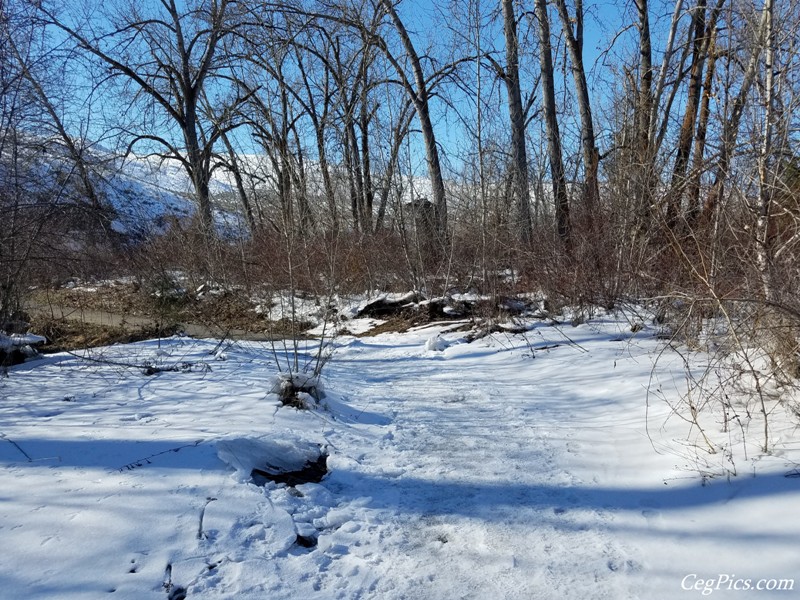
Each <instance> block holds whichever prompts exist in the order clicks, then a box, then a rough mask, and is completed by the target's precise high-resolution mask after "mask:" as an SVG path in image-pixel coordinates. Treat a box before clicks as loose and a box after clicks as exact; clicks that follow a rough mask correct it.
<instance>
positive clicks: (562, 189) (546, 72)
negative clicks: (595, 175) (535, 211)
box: [534, 0, 570, 243]
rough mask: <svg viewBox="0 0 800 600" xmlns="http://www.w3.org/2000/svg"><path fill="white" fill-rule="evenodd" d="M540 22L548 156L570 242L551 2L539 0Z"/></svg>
mask: <svg viewBox="0 0 800 600" xmlns="http://www.w3.org/2000/svg"><path fill="white" fill-rule="evenodd" d="M534 8H535V13H536V21H537V23H538V25H539V65H540V68H541V74H542V102H543V106H544V121H545V126H546V129H547V147H548V157H549V159H550V173H551V176H552V181H553V198H554V200H555V207H556V233H557V234H558V237H559V238H560V239H561V241H563V242H564V243H569V240H570V217H569V198H568V196H567V185H566V178H565V176H564V160H563V157H562V150H561V133H560V132H559V128H558V116H557V114H556V93H555V79H554V77H555V73H554V71H553V51H552V46H551V43H550V17H549V15H548V14H547V0H535V3H534Z"/></svg>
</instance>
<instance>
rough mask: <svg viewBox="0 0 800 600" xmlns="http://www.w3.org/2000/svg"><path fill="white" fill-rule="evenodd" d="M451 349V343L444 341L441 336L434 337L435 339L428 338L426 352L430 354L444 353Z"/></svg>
mask: <svg viewBox="0 0 800 600" xmlns="http://www.w3.org/2000/svg"><path fill="white" fill-rule="evenodd" d="M449 347H450V342H448V341H447V340H445V339H443V338H442V337H441V336H439V335H434V336H433V337H430V338H428V341H427V342H425V350H427V351H428V352H444V351H445V350H447V349H448V348H449Z"/></svg>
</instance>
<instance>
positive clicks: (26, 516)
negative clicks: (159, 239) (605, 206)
mask: <svg viewBox="0 0 800 600" xmlns="http://www.w3.org/2000/svg"><path fill="white" fill-rule="evenodd" d="M437 336H438V337H437ZM463 336H464V334H463V333H456V332H450V331H448V330H447V327H446V326H443V325H440V326H432V327H424V328H417V329H415V330H412V331H410V332H407V333H403V334H397V333H395V334H382V335H379V336H376V337H372V338H354V337H341V338H339V339H337V340H336V346H337V347H336V350H335V354H334V357H333V359H332V360H331V362H330V363H329V364H328V365H327V366H326V369H325V371H324V380H325V389H326V391H327V397H326V398H325V399H324V400H323V401H322V403H323V407H322V408H320V409H318V410H314V411H297V410H295V409H293V408H288V407H282V406H280V403H279V401H278V399H277V396H275V395H272V394H268V393H267V392H268V390H270V389H271V386H272V384H271V381H272V378H273V377H274V376H275V374H276V372H277V369H276V366H275V361H274V358H273V351H272V349H271V348H270V347H269V346H268V345H259V344H255V343H244V342H240V343H234V344H226V345H224V346H223V347H221V348H220V347H218V345H217V342H216V341H214V340H192V339H188V338H174V339H169V340H165V341H161V342H160V343H159V342H156V341H152V342H145V343H138V344H131V345H127V346H115V347H112V348H106V349H103V350H94V351H92V352H87V353H86V358H89V359H102V360H103V361H104V362H96V361H95V360H86V359H85V358H83V359H82V358H79V357H76V356H73V355H68V354H59V355H53V356H49V357H47V358H44V359H42V360H39V361H34V362H29V363H26V364H24V365H20V366H18V367H14V368H12V369H11V370H10V376H9V378H7V379H3V380H2V381H0V496H2V500H1V501H0V543H1V544H2V552H0V590H2V591H1V592H0V596H2V597H3V598H14V599H17V598H31V599H39V598H59V599H76V598H100V597H115V598H131V599H146V598H160V599H162V600H163V599H165V598H168V597H172V598H173V599H175V598H180V597H183V596H184V595H186V597H188V598H236V599H239V598H254V599H255V598H258V599H262V598H271V599H280V598H303V599H306V598H325V599H327V598H343V599H351V598H376V599H378V598H380V599H401V598H409V599H412V598H413V599H444V598H447V599H449V598H475V599H483V598H497V599H500V598H508V599H511V598H514V599H517V598H542V599H550V598H553V599H555V598H559V599H576V600H577V599H581V600H583V599H586V598H609V599H617V598H691V597H703V596H706V595H711V596H712V597H719V598H738V597H742V598H762V597H781V598H790V597H796V595H797V594H798V590H800V583H797V584H792V585H793V588H794V589H793V590H792V591H786V590H783V591H778V590H773V591H766V590H764V591H757V590H755V588H756V587H759V586H760V587H784V588H785V587H788V586H789V582H788V581H780V580H790V579H795V578H797V577H798V576H800V543H798V542H800V518H798V513H797V506H798V501H799V500H800V479H799V478H796V477H787V476H786V475H787V474H789V475H791V474H794V473H797V470H796V468H797V465H798V463H800V447H798V443H797V442H796V441H794V442H793V441H792V440H791V437H790V436H791V434H793V433H794V430H793V429H792V427H793V425H792V423H791V421H790V420H789V419H788V418H783V417H782V416H781V415H779V414H777V413H775V414H774V415H773V425H772V427H773V430H772V435H773V440H774V442H775V451H774V452H773V454H772V455H770V456H762V455H759V454H758V453H757V452H755V451H754V448H755V447H757V445H758V440H757V439H756V438H757V434H756V433H755V432H750V436H751V437H752V438H753V439H752V442H751V445H750V453H749V454H748V457H749V459H746V458H744V457H743V456H742V457H739V455H735V456H732V457H728V458H727V459H723V458H718V457H716V456H714V455H707V456H705V458H703V460H704V461H705V463H707V464H706V467H708V465H713V464H714V461H717V460H719V461H720V464H721V465H722V464H724V465H728V466H729V467H730V465H731V464H732V462H733V463H734V464H735V465H736V467H737V471H738V473H739V475H738V476H737V477H734V478H731V479H730V481H728V480H726V478H724V477H718V478H706V479H705V485H702V484H701V483H702V482H701V478H700V477H699V476H698V473H697V471H695V470H693V469H695V468H697V467H698V462H699V460H700V458H698V457H701V456H703V454H704V453H703V451H702V450H700V449H698V447H694V446H692V445H689V444H687V443H686V442H682V441H681V439H683V438H685V437H686V436H687V434H688V433H690V429H689V426H688V425H687V424H686V423H685V422H684V421H682V420H680V419H679V418H677V417H675V416H674V415H672V416H671V413H670V409H669V408H668V406H667V404H666V403H664V402H661V401H660V400H659V399H658V398H656V397H654V396H651V397H650V398H649V400H650V402H649V407H648V402H647V398H648V396H647V394H646V389H647V387H648V386H649V385H650V384H653V387H654V388H659V389H660V393H661V394H662V395H664V396H665V397H667V399H669V398H675V397H677V395H678V394H679V390H681V389H685V386H684V385H683V384H682V383H681V378H682V377H683V367H682V361H681V359H680V357H679V356H678V355H677V354H673V353H671V352H667V353H664V354H662V355H661V359H660V361H659V362H658V364H657V365H656V366H655V368H654V360H655V357H656V356H657V351H658V348H659V346H658V344H659V342H658V341H657V340H655V339H654V336H653V331H652V330H650V329H649V328H645V329H644V330H643V331H640V332H638V333H637V334H635V335H634V334H632V333H631V332H630V324H629V322H628V321H626V320H624V319H617V318H614V317H612V316H606V317H604V318H603V319H601V320H598V321H595V322H590V323H588V324H584V325H580V326H578V327H575V328H573V327H569V326H566V327H557V326H552V325H548V324H547V323H544V322H538V323H533V324H532V328H531V330H530V331H528V332H527V333H526V334H524V335H521V334H517V335H510V334H502V333H497V334H493V335H492V336H489V337H486V338H483V339H480V340H477V341H474V342H472V343H466V341H465V339H464V338H463ZM303 350H304V351H305V350H307V351H308V352H309V353H311V352H312V351H313V348H312V347H311V346H308V347H307V348H303ZM301 358H302V361H301V362H303V361H311V360H313V356H312V355H311V354H309V355H307V356H303V357H301ZM126 365H137V367H131V366H126ZM143 365H148V366H149V367H150V368H149V369H142V368H140V367H142V366H143ZM167 367H169V368H172V369H173V370H164V369H165V368H167ZM145 371H147V372H150V373H154V374H152V375H145V374H144V372H145ZM646 425H647V427H646ZM648 432H649V436H648ZM734 433H736V432H735V431H734ZM734 433H724V432H722V431H721V429H720V428H717V429H716V430H714V431H710V435H713V436H716V438H719V439H720V440H725V439H729V438H731V436H733V435H734ZM739 433H741V432H739ZM716 438H715V439H716ZM795 438H796V435H795ZM739 446H740V445H738V444H733V445H731V448H735V447H736V448H738V447H739ZM742 448H743V449H744V448H746V446H742ZM321 451H322V452H325V453H327V454H328V459H327V465H328V467H329V469H330V472H329V474H328V475H327V476H326V477H325V478H324V479H323V480H322V481H321V482H320V483H306V484H302V485H298V486H297V487H296V488H291V487H287V486H286V485H283V484H276V483H271V482H267V483H266V485H265V486H264V487H259V486H257V485H255V484H253V483H252V482H251V478H250V471H251V470H252V469H253V468H263V467H265V466H266V465H272V466H275V463H281V465H278V466H285V467H286V468H287V469H288V468H290V467H291V468H294V467H297V466H298V465H300V464H302V463H303V461H305V460H313V458H314V457H316V456H319V453H320V452H321ZM703 470H705V471H710V469H708V468H705V467H704V469H703ZM298 535H299V536H301V538H300V541H304V542H305V543H304V544H303V543H300V544H299V543H298V539H299V538H298ZM314 543H315V545H313V546H312V547H305V546H308V545H310V544H314ZM708 580H711V581H710V583H709V581H708ZM762 580H763V581H762ZM746 586H749V587H750V588H752V589H751V590H750V591H748V592H744V591H737V588H743V587H746Z"/></svg>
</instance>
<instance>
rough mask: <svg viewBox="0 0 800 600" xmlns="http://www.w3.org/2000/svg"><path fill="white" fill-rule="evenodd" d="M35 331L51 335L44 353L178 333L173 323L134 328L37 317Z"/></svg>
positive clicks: (32, 327)
mask: <svg viewBox="0 0 800 600" xmlns="http://www.w3.org/2000/svg"><path fill="white" fill-rule="evenodd" d="M31 331H35V332H37V334H39V335H43V336H45V337H46V338H47V344H46V345H44V346H42V347H41V348H40V349H39V351H40V352H41V353H43V354H47V353H53V352H63V351H65V350H78V349H81V348H95V347H97V346H110V345H111V344H129V343H131V342H138V341H142V340H150V339H153V338H158V337H169V336H171V335H173V334H175V333H176V332H177V328H176V327H175V326H174V325H173V326H170V327H156V326H151V327H141V328H137V329H134V330H131V329H129V328H125V327H114V326H110V325H97V324H93V323H86V322H82V321H79V320H71V319H48V318H43V317H34V318H33V322H32V323H31Z"/></svg>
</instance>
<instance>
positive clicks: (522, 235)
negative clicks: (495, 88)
mask: <svg viewBox="0 0 800 600" xmlns="http://www.w3.org/2000/svg"><path fill="white" fill-rule="evenodd" d="M501 4H502V9H503V33H504V35H505V42H506V68H505V77H504V79H505V83H506V89H507V91H508V113H509V120H510V125H511V147H512V162H511V164H512V177H513V179H514V186H513V189H514V210H515V213H516V215H515V217H516V218H515V221H516V222H515V223H514V230H515V233H516V235H517V237H518V239H519V240H520V242H521V243H522V244H523V245H527V244H529V243H530V241H531V206H530V205H531V200H530V188H529V185H528V154H527V150H526V148H525V115H524V112H523V108H522V92H521V91H520V82H519V42H518V40H517V21H516V17H515V16H514V5H513V0H501Z"/></svg>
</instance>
